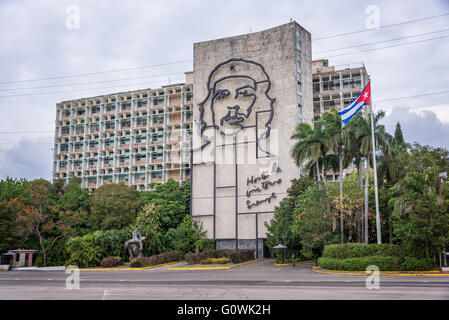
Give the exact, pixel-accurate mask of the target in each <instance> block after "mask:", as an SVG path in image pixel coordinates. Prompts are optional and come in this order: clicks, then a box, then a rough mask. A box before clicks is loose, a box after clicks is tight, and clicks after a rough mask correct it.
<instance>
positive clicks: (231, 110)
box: [198, 58, 276, 149]
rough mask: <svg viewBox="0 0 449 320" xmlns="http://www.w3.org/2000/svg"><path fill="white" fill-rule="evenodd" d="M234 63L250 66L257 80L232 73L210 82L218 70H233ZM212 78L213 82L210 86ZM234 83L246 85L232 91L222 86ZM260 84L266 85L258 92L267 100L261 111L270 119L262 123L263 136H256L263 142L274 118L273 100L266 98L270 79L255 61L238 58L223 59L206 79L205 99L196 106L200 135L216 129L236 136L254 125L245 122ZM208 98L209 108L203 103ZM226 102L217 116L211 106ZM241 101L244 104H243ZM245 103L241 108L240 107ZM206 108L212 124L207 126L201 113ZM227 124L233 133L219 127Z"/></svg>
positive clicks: (249, 115) (255, 99) (207, 142)
mask: <svg viewBox="0 0 449 320" xmlns="http://www.w3.org/2000/svg"><path fill="white" fill-rule="evenodd" d="M233 63H239V64H241V63H244V64H249V67H252V68H253V69H254V67H255V69H256V70H257V71H258V73H259V78H258V79H257V80H256V79H254V78H253V77H251V76H249V75H246V74H234V75H228V76H224V77H221V78H218V79H213V77H214V75H215V73H216V72H217V71H218V70H222V69H223V68H226V67H228V66H229V68H230V70H233V68H234V66H233ZM212 79H213V83H212ZM234 79H235V80H236V81H238V82H240V83H241V82H245V84H244V85H242V86H237V87H236V88H233V89H232V90H229V89H228V88H226V86H224V88H223V85H224V84H225V83H229V81H228V80H231V81H232V80H234ZM261 83H265V84H266V86H265V91H264V92H262V93H260V94H264V95H265V98H266V99H267V100H266V101H267V108H268V109H267V110H264V111H263V112H269V117H268V120H267V121H266V123H265V124H264V127H265V129H266V130H265V131H264V133H263V134H262V135H261V136H260V137H259V139H266V138H267V137H268V136H269V135H270V130H271V126H270V124H271V121H272V119H273V114H274V106H273V104H274V101H275V100H276V99H275V98H271V97H270V96H269V94H268V93H269V90H270V88H271V80H270V77H269V76H268V74H267V73H266V72H265V69H264V68H263V66H262V65H261V64H259V63H257V62H254V61H250V60H245V59H238V58H232V59H229V60H226V61H224V62H222V63H220V64H218V65H217V66H216V67H215V68H214V69H213V70H212V71H211V73H210V74H209V79H208V83H207V88H208V93H207V96H206V98H205V99H204V100H203V101H202V102H201V103H199V104H198V106H199V111H200V135H201V136H203V132H204V130H205V129H207V128H215V129H216V130H217V131H218V132H219V133H220V134H222V135H236V134H237V133H238V132H240V131H241V130H243V129H244V128H245V127H251V126H254V124H251V123H249V125H248V124H246V123H245V121H246V120H248V119H249V118H250V117H252V114H253V113H254V112H253V107H254V105H255V103H256V102H257V90H258V89H259V90H261V89H260V86H258V85H259V84H261ZM209 99H210V104H209V106H207V105H206V103H207V102H208V101H209ZM225 99H226V100H228V101H226V110H225V111H226V113H225V114H221V115H218V116H217V115H216V110H215V108H214V104H216V101H218V100H220V101H221V102H224V100H225ZM243 100H244V101H243ZM242 104H244V106H242ZM205 108H210V112H211V115H212V119H211V120H212V123H211V124H207V123H206V121H205V119H204V113H205ZM225 124H227V125H228V126H230V127H235V130H233V132H232V133H229V132H227V133H225V132H224V131H223V130H222V127H223V126H224V125H225ZM209 143H210V141H207V139H206V143H204V144H203V145H202V146H201V149H202V148H203V147H205V146H206V145H208V144H209Z"/></svg>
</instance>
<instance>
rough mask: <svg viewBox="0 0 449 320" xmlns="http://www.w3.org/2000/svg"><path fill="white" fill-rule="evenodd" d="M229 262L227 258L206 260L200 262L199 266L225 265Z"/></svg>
mask: <svg viewBox="0 0 449 320" xmlns="http://www.w3.org/2000/svg"><path fill="white" fill-rule="evenodd" d="M229 262H230V259H229V258H207V259H205V260H203V261H201V264H226V263H229Z"/></svg>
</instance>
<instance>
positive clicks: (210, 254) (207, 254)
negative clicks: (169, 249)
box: [184, 249, 254, 264]
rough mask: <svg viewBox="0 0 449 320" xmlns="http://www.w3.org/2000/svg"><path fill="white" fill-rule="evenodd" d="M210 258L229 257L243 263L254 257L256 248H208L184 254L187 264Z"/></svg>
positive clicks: (235, 261) (234, 261)
mask: <svg viewBox="0 0 449 320" xmlns="http://www.w3.org/2000/svg"><path fill="white" fill-rule="evenodd" d="M208 258H229V260H230V261H231V263H242V262H245V261H249V260H253V259H254V250H252V249H234V250H208V251H204V252H197V253H187V254H186V255H185V256H184V259H185V261H186V262H187V264H198V263H201V261H203V260H206V259H208Z"/></svg>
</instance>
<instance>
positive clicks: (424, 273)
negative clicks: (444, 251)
mask: <svg viewBox="0 0 449 320" xmlns="http://www.w3.org/2000/svg"><path fill="white" fill-rule="evenodd" d="M312 271H313V272H316V273H323V274H336V275H344V276H364V277H366V276H367V275H370V274H371V273H369V274H367V273H366V271H343V270H327V269H322V268H320V267H313V268H312ZM379 275H380V276H385V277H449V273H442V272H440V271H380V272H379Z"/></svg>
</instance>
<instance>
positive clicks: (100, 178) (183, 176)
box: [54, 168, 190, 188]
mask: <svg viewBox="0 0 449 320" xmlns="http://www.w3.org/2000/svg"><path fill="white" fill-rule="evenodd" d="M138 174H139V173H131V174H129V175H128V177H126V176H121V175H124V174H123V173H122V174H119V173H116V174H103V175H96V176H84V175H76V174H75V173H74V172H71V173H69V174H64V176H63V177H64V178H66V179H69V178H70V177H72V176H78V177H81V178H82V186H83V187H87V188H96V187H99V186H100V185H104V184H108V183H121V182H123V183H125V184H128V185H132V184H150V183H153V182H154V183H161V182H167V181H168V179H170V178H172V179H174V180H176V181H186V180H189V179H190V170H189V168H177V169H169V170H166V171H153V172H152V173H147V174H146V175H145V176H142V175H138ZM54 177H55V178H59V177H58V175H57V174H55V175H54ZM93 180H95V181H93Z"/></svg>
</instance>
